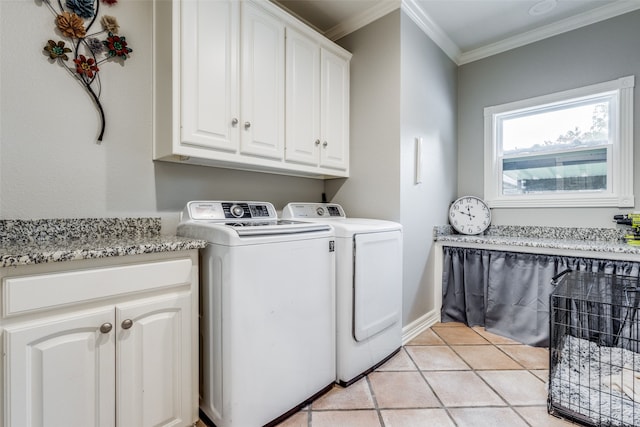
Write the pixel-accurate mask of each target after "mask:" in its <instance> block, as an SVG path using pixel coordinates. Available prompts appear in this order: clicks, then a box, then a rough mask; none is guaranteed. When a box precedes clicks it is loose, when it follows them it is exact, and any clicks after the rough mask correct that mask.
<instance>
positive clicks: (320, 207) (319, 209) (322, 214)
mask: <svg viewBox="0 0 640 427" xmlns="http://www.w3.org/2000/svg"><path fill="white" fill-rule="evenodd" d="M316 213H317V214H318V216H324V208H323V207H322V206H318V207H317V208H316Z"/></svg>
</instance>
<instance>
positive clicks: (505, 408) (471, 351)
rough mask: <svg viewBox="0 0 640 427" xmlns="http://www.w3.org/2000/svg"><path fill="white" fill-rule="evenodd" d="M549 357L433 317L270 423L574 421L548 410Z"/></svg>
mask: <svg viewBox="0 0 640 427" xmlns="http://www.w3.org/2000/svg"><path fill="white" fill-rule="evenodd" d="M548 364H549V356H548V351H547V350H546V349H543V348H535V347H530V346H526V345H523V344H520V343H517V342H515V341H512V340H510V339H508V338H504V337H500V336H497V335H494V334H491V333H489V332H487V331H485V330H484V328H478V327H475V328H469V327H467V326H465V325H462V324H460V323H439V324H436V325H434V326H433V327H431V328H429V329H428V330H426V331H424V332H423V333H421V334H420V335H419V336H417V337H415V338H414V339H413V340H411V341H410V342H409V343H408V344H407V345H405V346H404V347H403V348H402V349H400V352H398V353H397V354H396V355H395V356H394V357H393V358H392V359H390V360H389V361H388V362H387V363H385V364H384V365H382V366H380V367H379V368H378V369H376V371H375V372H372V373H370V374H369V375H367V376H366V377H365V378H362V379H361V380H359V381H357V382H356V383H354V384H352V385H351V386H349V387H347V388H343V387H340V386H338V385H335V386H334V387H333V388H332V389H331V390H330V391H329V392H327V393H326V394H324V395H322V396H321V397H319V398H318V399H316V400H315V401H314V402H312V403H311V404H310V405H308V406H306V407H305V408H303V409H302V410H300V411H299V412H297V413H295V414H294V415H293V416H291V417H289V418H288V419H286V420H285V421H283V422H282V423H280V424H279V425H278V426H277V427H324V426H331V427H414V426H415V427H422V426H433V427H440V426H442V427H448V426H451V427H455V426H457V427H482V426H488V427H495V426H509V427H518V426H529V427H561V426H573V425H574V424H572V423H570V422H568V421H565V420H561V419H559V418H556V417H553V416H551V415H548V414H547V408H546V404H547V391H546V384H545V383H546V381H547V375H548V371H547V369H548Z"/></svg>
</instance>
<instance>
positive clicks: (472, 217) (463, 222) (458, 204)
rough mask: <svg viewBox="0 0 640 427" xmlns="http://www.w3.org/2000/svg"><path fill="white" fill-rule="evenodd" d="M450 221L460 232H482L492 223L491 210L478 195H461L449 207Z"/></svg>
mask: <svg viewBox="0 0 640 427" xmlns="http://www.w3.org/2000/svg"><path fill="white" fill-rule="evenodd" d="M449 223H450V224H451V226H452V227H453V228H454V229H455V230H456V231H457V232H458V233H462V234H480V233H482V232H483V231H484V230H486V229H487V227H489V224H491V210H489V206H487V204H486V203H485V202H484V200H482V199H480V198H478V197H475V196H464V197H460V198H459V199H458V200H456V201H455V202H453V203H452V204H451V206H450V207H449Z"/></svg>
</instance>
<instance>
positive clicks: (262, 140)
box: [240, 1, 285, 159]
mask: <svg viewBox="0 0 640 427" xmlns="http://www.w3.org/2000/svg"><path fill="white" fill-rule="evenodd" d="M241 13H242V49H241V52H242V59H241V68H242V75H241V93H242V95H241V101H240V103H241V111H242V114H241V117H242V119H241V123H240V126H241V132H240V133H241V137H240V151H241V153H242V154H250V155H255V156H260V157H267V158H273V159H282V157H283V153H284V49H285V46H284V23H283V22H282V21H280V20H279V19H277V18H276V17H274V16H272V15H270V14H269V13H267V12H266V11H264V10H262V9H260V8H259V7H258V6H256V5H255V4H253V3H251V2H248V1H245V2H242V9H241Z"/></svg>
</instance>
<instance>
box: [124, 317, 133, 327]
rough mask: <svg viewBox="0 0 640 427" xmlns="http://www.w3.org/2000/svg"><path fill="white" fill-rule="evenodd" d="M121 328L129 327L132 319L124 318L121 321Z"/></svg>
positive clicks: (131, 324)
mask: <svg viewBox="0 0 640 427" xmlns="http://www.w3.org/2000/svg"><path fill="white" fill-rule="evenodd" d="M121 326H122V329H130V328H131V327H132V326H133V320H131V319H125V320H123V321H122V324H121Z"/></svg>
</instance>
